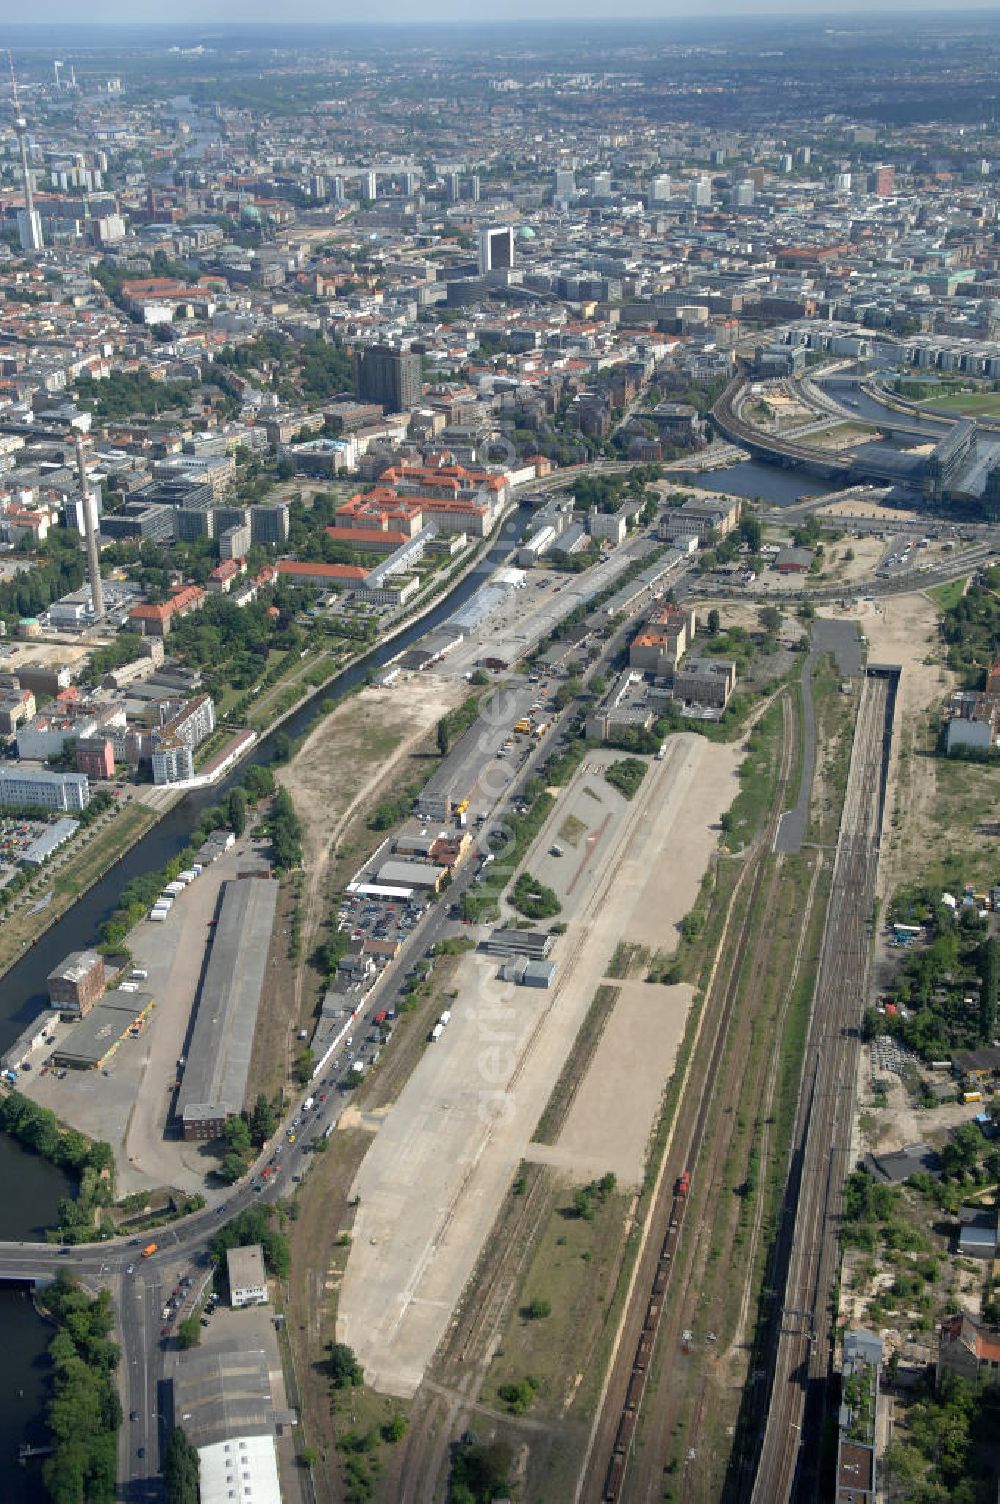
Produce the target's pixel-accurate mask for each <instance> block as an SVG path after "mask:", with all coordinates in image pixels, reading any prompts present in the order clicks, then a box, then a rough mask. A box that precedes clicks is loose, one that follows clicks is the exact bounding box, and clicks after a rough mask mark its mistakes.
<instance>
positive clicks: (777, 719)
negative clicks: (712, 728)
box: [722, 698, 784, 851]
mask: <svg viewBox="0 0 1000 1504" xmlns="http://www.w3.org/2000/svg"><path fill="white" fill-rule="evenodd" d="M783 726H784V712H783V710H782V702H781V699H780V698H779V699H776V700H775V701H774V703H773V704H772V705H771V706H769V707H768V709H767V710H766V711H765V712H764V714H763V715H762V716H761V718H760V720H759V721H758V722H757V724H756V726H755V727H754V728H753V730H752V731H751V733H750V735H749V736H748V737H747V750H746V756H745V757H744V759H743V762H742V763H741V765H740V791H739V793H738V794H737V796H736V798H735V799H734V800H733V804H732V807H731V808H730V809H728V810H727V811H726V813H725V814H724V815H723V817H722V830H723V841H724V843H725V845H726V846H727V847H728V849H729V850H730V851H739V850H740V849H741V848H742V847H743V846H745V845H746V844H747V842H748V841H749V840H751V838H752V837H753V836H754V834H755V833H756V832H757V831H758V830H759V829H760V827H761V826H762V825H763V823H764V821H765V820H766V819H767V816H768V815H769V813H770V811H771V806H772V805H773V803H774V796H775V791H776V789H777V783H778V773H779V770H780V767H781V741H782V731H783Z"/></svg>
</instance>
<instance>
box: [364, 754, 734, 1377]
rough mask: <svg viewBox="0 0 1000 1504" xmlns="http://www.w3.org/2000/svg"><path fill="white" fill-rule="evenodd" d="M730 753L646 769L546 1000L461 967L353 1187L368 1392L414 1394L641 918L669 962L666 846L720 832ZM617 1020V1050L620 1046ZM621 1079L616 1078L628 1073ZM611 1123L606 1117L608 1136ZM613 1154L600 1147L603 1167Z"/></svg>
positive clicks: (577, 913) (644, 1121)
mask: <svg viewBox="0 0 1000 1504" xmlns="http://www.w3.org/2000/svg"><path fill="white" fill-rule="evenodd" d="M595 755H596V754H595ZM741 755H742V754H741V750H740V748H739V747H738V746H734V745H717V744H712V743H707V742H705V741H704V740H703V739H702V738H700V737H696V736H692V735H681V736H678V737H676V738H673V739H672V751H671V753H670V754H668V757H667V759H666V760H665V761H664V762H661V763H653V764H651V767H650V771H649V773H648V774H647V777H646V780H645V782H644V785H643V788H642V790H641V791H640V793H639V794H638V795H637V796H636V798H635V799H634V800H633V801H632V803H631V804H628V805H627V808H626V809H625V810H624V811H623V813H622V816H621V819H620V820H619V822H618V824H617V826H616V829H615V833H614V837H613V838H612V837H609V839H608V843H607V846H606V847H605V848H603V849H602V860H601V863H600V866H599V870H597V871H595V873H594V876H593V880H592V881H589V882H588V883H587V886H586V889H585V891H584V892H583V893H582V896H581V899H580V902H579V906H578V907H577V908H576V909H575V910H574V911H573V913H572V916H571V917H570V918H569V920H568V929H567V933H566V935H565V936H563V937H562V938H561V939H560V940H559V941H558V943H557V945H556V948H555V950H554V957H555V959H556V960H557V961H558V967H559V969H558V972H557V975H556V980H555V984H554V986H553V987H552V988H550V989H548V990H545V991H542V990H536V989H534V988H521V987H514V986H513V985H510V984H507V983H502V982H500V981H498V980H497V962H496V959H495V958H494V957H487V956H484V955H482V954H481V953H473V954H469V955H467V956H465V957H463V958H462V960H461V961H460V963H459V966H458V968H457V969H456V974H455V986H456V988H457V989H458V993H459V995H458V998H457V999H456V1001H455V1002H454V1003H453V1004H452V1005H451V1007H452V1018H451V1022H450V1023H449V1024H448V1026H447V1028H446V1030H445V1031H444V1034H443V1036H442V1037H441V1039H439V1040H438V1041H437V1042H436V1043H434V1044H431V1045H428V1047H427V1050H426V1051H425V1053H424V1056H423V1058H422V1060H421V1061H420V1063H419V1065H418V1066H417V1068H416V1070H415V1071H414V1072H413V1074H412V1076H411V1077H410V1079H409V1081H408V1082H407V1084H406V1086H405V1087H404V1088H403V1091H402V1092H401V1094H400V1096H399V1098H398V1100H397V1102H396V1103H395V1104H394V1105H393V1107H392V1108H391V1109H390V1110H389V1112H388V1113H387V1114H386V1117H385V1119H384V1121H383V1123H382V1125H381V1127H380V1128H379V1129H378V1132H377V1134H376V1136H375V1138H374V1140H373V1143H372V1146H371V1148H370V1149H369V1151H368V1154H367V1155H366V1157H365V1160H364V1162H363V1164H362V1166H361V1169H360V1171H359V1173H358V1176H357V1178H356V1180H355V1182H354V1186H353V1188H352V1190H353V1193H354V1194H356V1195H357V1196H358V1197H359V1207H358V1216H357V1220H356V1223H355V1229H354V1242H353V1245H352V1249H351V1254H350V1257H349V1259H348V1264H347V1269H346V1272H345V1276H344V1282H343V1286H342V1290H341V1296H340V1302H339V1311H338V1320H337V1337H338V1340H340V1341H344V1342H347V1343H349V1344H350V1345H351V1346H352V1347H353V1348H354V1349H355V1351H356V1352H357V1354H358V1357H359V1359H360V1361H361V1362H362V1363H363V1364H364V1367H365V1372H366V1377H367V1379H368V1381H369V1382H370V1383H372V1384H374V1385H375V1386H376V1387H377V1388H379V1389H382V1390H384V1391H386V1392H389V1393H393V1394H399V1395H403V1396H406V1395H410V1394H412V1393H413V1392H414V1390H415V1389H416V1387H417V1385H418V1384H419V1383H420V1380H421V1378H422V1376H423V1373H424V1371H425V1368H426V1365H427V1364H428V1363H429V1361H430V1359H431V1357H432V1355H433V1352H434V1350H435V1348H436V1346H437V1344H438V1342H439V1341H440V1339H441V1337H442V1335H443V1333H444V1332H445V1330H446V1328H447V1325H448V1321H449V1319H450V1317H451V1313H452V1311H453V1309H454V1306H455V1304H456V1302H457V1301H458V1299H459V1298H460V1296H461V1292H462V1290H463V1288H464V1286H465V1283H466V1281H467V1280H468V1278H469V1277H470V1275H471V1273H472V1271H473V1269H474V1267H475V1262H476V1259H477V1257H478V1255H479V1252H480V1250H481V1248H482V1246H483V1244H484V1242H485V1240H486V1239H487V1238H488V1236H489V1234H490V1230H491V1228H492V1226H493V1223H494V1219H495V1216H496V1212H497V1208H498V1206H499V1204H500V1200H501V1197H502V1196H503V1194H504V1192H505V1190H506V1188H507V1186H508V1185H509V1183H510V1180H511V1177H512V1175H513V1174H514V1173H515V1171H516V1167H517V1165H518V1163H519V1162H520V1160H521V1159H522V1158H523V1157H524V1156H525V1155H526V1154H527V1153H529V1152H531V1151H530V1150H529V1142H530V1139H531V1136H532V1134H533V1132H534V1129H535V1125H536V1123H537V1122H538V1119H539V1117H540V1116H541V1113H542V1111H543V1109H544V1107H545V1104H546V1102H547V1101H548V1098H549V1094H550V1092H551V1090H552V1086H553V1084H554V1083H555V1080H556V1078H557V1076H558V1074H559V1071H560V1070H561V1068H562V1066H563V1063H564V1061H565V1059H566V1056H567V1054H568V1053H569V1050H570V1048H571V1047H572V1043H573V1040H574V1039H575V1037H576V1034H577V1031H578V1030H579V1027H580V1024H581V1023H582V1021H583V1018H584V1017H585V1015H586V1012H587V1009H588V1008H589V1006H590V1002H591V999H592V998H593V995H594V992H595V991H596V988H597V987H598V985H600V983H601V981H602V980H603V978H604V976H605V972H606V969H607V965H608V962H609V960H610V958H611V955H612V954H613V952H614V949H615V946H616V945H617V943H618V941H619V940H621V939H623V938H629V939H631V938H632V935H633V925H634V924H635V922H636V920H637V919H638V918H640V916H641V923H642V927H643V928H645V927H646V926H649V927H651V928H652V927H655V928H656V932H657V934H658V935H659V936H660V943H661V944H663V946H664V948H669V947H671V946H672V945H673V943H674V941H675V939H676V931H675V930H674V928H673V925H674V922H675V917H676V919H677V920H679V919H680V917H681V916H682V915H683V914H684V913H685V912H686V911H687V910H688V909H689V908H690V906H691V903H692V902H693V900H694V898H695V896H696V894H697V890H698V884H699V881H700V878H701V874H702V870H703V865H702V866H697V865H696V864H695V863H694V862H692V863H691V865H683V864H681V863H679V862H676V861H675V860H674V858H673V843H674V842H675V841H677V839H678V836H679V834H680V833H681V832H683V831H684V830H685V829H686V828H687V827H688V826H689V825H690V826H692V827H693V826H694V825H696V824H697V823H698V821H699V820H704V819H705V816H706V814H709V815H710V816H711V821H713V822H714V821H717V820H718V818H719V816H720V815H721V813H722V811H723V810H725V809H726V808H727V807H728V805H729V803H730V802H731V800H732V798H733V795H734V794H735V792H736V768H737V766H738V764H739V761H740V758H741ZM602 756H603V754H602ZM590 780H591V774H590V773H589V772H588V773H581V774H579V775H578V776H577V778H576V779H575V780H574V781H573V783H572V784H571V786H570V788H569V789H568V790H566V791H564V793H562V794H560V796H559V798H558V799H557V800H556V807H555V809H554V811H553V812H552V815H551V816H550V819H549V821H548V822H547V824H546V828H545V829H544V830H543V831H542V832H541V834H540V836H539V838H538V841H537V842H536V844H535V847H534V848H533V850H532V851H531V852H529V854H528V859H527V865H528V867H529V869H530V870H531V871H533V872H535V874H536V875H540V870H539V869H543V866H544V861H545V857H544V853H545V850H546V848H547V847H548V846H549V845H550V844H551V843H552V841H553V840H555V839H556V827H557V823H558V822H560V821H562V820H564V819H565V818H566V813H565V812H566V811H567V810H571V809H572V808H573V807H574V805H573V801H574V800H575V799H576V798H577V797H579V796H578V793H577V790H578V788H579V786H580V785H581V784H583V783H584V782H585V781H590ZM692 787H697V788H698V789H699V792H700V793H702V794H703V795H704V797H703V800H702V801H700V802H699V811H700V813H699V814H698V815H690V814H689V813H688V807H689V800H688V798H687V797H686V795H687V791H688V790H689V789H690V788H692ZM609 792H610V790H609ZM709 823H710V822H709ZM701 840H702V841H703V842H705V849H706V850H707V849H708V844H709V843H714V837H713V836H712V835H711V834H710V833H709V832H708V831H707V828H706V829H703V830H702V832H701ZM705 859H707V858H704V857H703V859H702V862H703V863H704V860H705ZM556 860H558V859H556ZM649 906H653V912H652V914H651V915H649V916H647V915H646V913H645V910H646V908H647V907H649ZM467 933H468V931H467ZM623 1019H624V1020H625V1023H624V1026H623V1027H622V1029H621V1030H620V1029H619V1028H615V1030H614V1033H613V1034H612V1035H611V1039H612V1040H615V1039H619V1038H620V1033H621V1032H624V1033H625V1034H626V1035H627V1034H628V1014H627V1013H624V1014H623ZM663 1032H664V1034H666V1035H667V1036H668V1038H669V1031H668V1030H667V1029H666V1026H665V1025H664V1028H663ZM668 1038H666V1039H664V1041H663V1044H664V1052H665V1053H664V1057H661V1064H662V1063H663V1060H665V1055H666V1050H667V1045H668ZM616 1069H622V1070H624V1071H625V1072H626V1074H627V1070H628V1060H627V1059H626V1060H624V1061H623V1062H621V1063H620V1065H619V1066H616ZM619 1079H621V1078H619ZM654 1090H655V1088H654V1086H653V1084H652V1083H651V1082H650V1083H649V1092H650V1097H649V1100H648V1101H647V1100H644V1101H643V1103H642V1112H641V1113H640V1112H639V1111H638V1110H637V1112H636V1113H635V1114H634V1115H633V1116H632V1117H630V1120H629V1121H630V1127H629V1137H628V1139H627V1140H626V1146H627V1145H629V1144H630V1145H634V1144H635V1143H636V1142H637V1140H638V1141H641V1142H643V1143H644V1141H645V1135H646V1134H648V1132H649V1124H650V1121H651V1113H652V1110H653V1106H654V1105H655V1104H654V1103H653V1101H652V1097H653V1094H654ZM620 1100H621V1099H619V1101H620ZM618 1117H619V1114H618V1113H615V1114H608V1115H606V1116H605V1117H604V1118H603V1119H602V1122H603V1124H604V1128H605V1132H606V1133H607V1134H608V1135H609V1136H610V1135H611V1134H612V1133H616V1132H617V1124H618ZM626 1152H634V1151H629V1150H628V1149H627V1147H626ZM616 1154H617V1151H616V1149H615V1147H614V1145H612V1144H611V1143H610V1142H609V1143H608V1145H607V1155H606V1157H608V1158H609V1159H610V1160H611V1161H612V1162H613V1161H614V1160H615V1157H616ZM623 1162H624V1161H623ZM604 1168H607V1165H605V1166H604ZM589 1170H590V1166H589V1165H587V1166H586V1167H585V1173H584V1176H583V1178H589V1173H587V1172H589ZM602 1173H603V1171H602Z"/></svg>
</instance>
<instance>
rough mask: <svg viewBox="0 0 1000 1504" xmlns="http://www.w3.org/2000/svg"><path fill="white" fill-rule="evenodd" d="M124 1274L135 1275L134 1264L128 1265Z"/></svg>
mask: <svg viewBox="0 0 1000 1504" xmlns="http://www.w3.org/2000/svg"><path fill="white" fill-rule="evenodd" d="M125 1273H126V1274H134V1273H135V1265H134V1264H129V1266H128V1268H127V1269H126V1270H125Z"/></svg>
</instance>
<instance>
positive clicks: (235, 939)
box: [176, 877, 278, 1117]
mask: <svg viewBox="0 0 1000 1504" xmlns="http://www.w3.org/2000/svg"><path fill="white" fill-rule="evenodd" d="M277 901H278V884H277V883H276V882H273V881H271V880H269V879H267V878H260V877H242V878H237V879H234V880H233V881H231V882H227V883H226V884H225V885H224V887H223V898H222V908H221V910H220V912H219V922H218V924H217V925H216V928H215V939H214V940H213V942H212V954H211V956H210V958H209V962H208V967H207V969H206V971H205V978H204V981H203V982H202V985H201V996H200V998H199V1000H198V1016H197V1018H196V1020H195V1026H194V1034H193V1035H192V1038H191V1044H190V1048H189V1050H188V1063H187V1066H186V1067H185V1070H184V1080H183V1082H182V1084H181V1089H180V1092H179V1093H178V1097H177V1107H176V1112H177V1116H178V1117H182V1116H183V1114H184V1109H185V1107H187V1106H189V1105H195V1104H203V1105H221V1106H224V1107H227V1108H228V1109H229V1111H230V1112H239V1111H240V1109H241V1108H242V1106H243V1098H244V1094H245V1092H246V1084H247V1075H248V1073H249V1070H250V1051H251V1049H252V1047H253V1036H254V1029H255V1028H256V1025H257V1011H258V1009H259V1007H260V994H261V989H262V987H263V984H264V973H265V970H266V967H267V952H268V947H269V945H270V943H271V930H272V928H273V926H274V911H275V907H276V905H277Z"/></svg>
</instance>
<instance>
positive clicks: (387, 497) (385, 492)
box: [336, 486, 424, 538]
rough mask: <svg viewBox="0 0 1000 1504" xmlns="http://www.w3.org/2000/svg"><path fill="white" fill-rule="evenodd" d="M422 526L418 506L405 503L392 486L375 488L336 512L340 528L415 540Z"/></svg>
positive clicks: (421, 516) (417, 504) (414, 503)
mask: <svg viewBox="0 0 1000 1504" xmlns="http://www.w3.org/2000/svg"><path fill="white" fill-rule="evenodd" d="M423 525H424V514H423V509H422V507H421V506H420V505H419V503H417V502H414V501H402V500H401V499H400V498H399V496H397V494H396V492H395V491H394V490H393V489H392V487H391V486H376V487H375V489H374V490H373V491H368V492H366V493H365V494H362V493H361V492H359V493H358V495H357V496H352V497H351V499H350V501H346V502H345V503H344V505H343V506H342V507H338V508H337V523H336V526H337V527H338V528H359V529H366V530H368V531H372V530H375V529H378V530H379V531H384V532H396V533H399V534H401V535H402V536H403V537H404V538H414V537H416V535H417V533H419V532H420V529H421V528H422V527H423Z"/></svg>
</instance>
